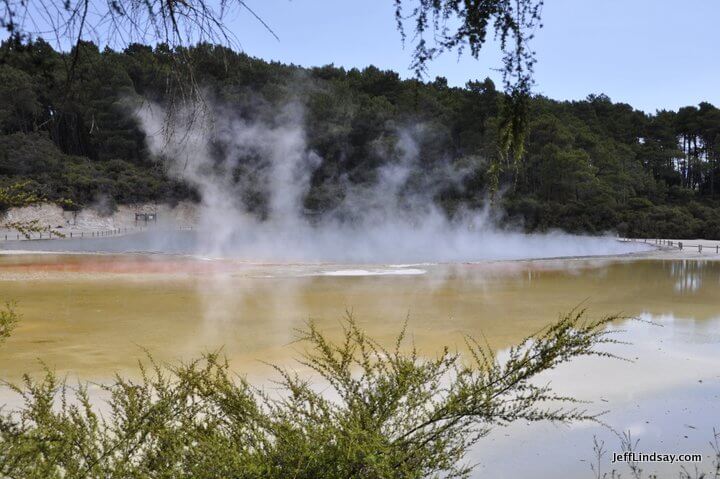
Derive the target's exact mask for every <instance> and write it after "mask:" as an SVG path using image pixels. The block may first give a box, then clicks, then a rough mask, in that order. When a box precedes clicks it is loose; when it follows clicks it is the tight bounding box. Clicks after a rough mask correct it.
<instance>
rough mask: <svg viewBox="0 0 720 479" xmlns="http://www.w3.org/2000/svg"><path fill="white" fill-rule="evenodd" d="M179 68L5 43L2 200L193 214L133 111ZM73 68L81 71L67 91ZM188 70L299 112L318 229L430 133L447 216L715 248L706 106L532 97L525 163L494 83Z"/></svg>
mask: <svg viewBox="0 0 720 479" xmlns="http://www.w3.org/2000/svg"><path fill="white" fill-rule="evenodd" d="M178 54H179V53H177V51H176V50H173V49H171V48H169V47H168V46H166V45H164V44H160V45H158V46H156V47H154V48H151V47H149V46H144V45H138V44H133V45H130V46H128V47H127V48H126V49H125V50H124V51H122V52H116V51H113V50H110V49H105V50H103V51H100V50H99V49H98V48H97V47H96V46H95V45H94V44H92V43H87V42H81V43H80V44H79V46H78V47H76V48H75V49H74V50H73V51H71V52H69V53H67V54H61V53H58V52H56V51H54V50H53V49H52V48H51V47H50V45H49V44H47V43H46V42H44V41H42V40H35V41H30V42H25V41H19V40H17V39H12V40H8V41H6V42H4V43H3V44H2V46H1V47H0V80H1V81H0V187H2V186H8V185H14V184H17V183H18V182H23V183H24V184H25V185H26V186H25V187H26V188H31V189H32V188H34V191H35V193H36V194H37V195H38V196H40V197H42V198H47V199H49V200H54V201H59V200H61V199H64V200H70V201H71V202H72V203H68V204H74V205H79V206H82V205H87V204H89V203H91V202H93V201H94V200H95V199H97V198H98V197H110V198H112V199H114V201H116V202H119V203H131V202H140V201H156V200H157V201H162V200H166V201H171V202H172V201H178V200H182V199H196V193H195V192H193V191H192V190H191V189H190V188H188V187H187V186H186V185H183V184H180V183H178V182H176V181H172V180H171V179H169V177H168V176H167V175H166V174H165V172H164V171H163V167H162V165H160V164H158V163H156V162H154V161H153V159H152V158H151V157H150V155H149V153H148V151H147V147H146V144H145V137H144V133H143V132H142V131H141V129H140V128H139V126H138V125H137V123H136V122H135V121H134V120H133V118H132V115H130V114H129V111H128V107H127V105H128V101H127V99H128V98H139V97H140V96H142V97H143V98H147V99H150V100H153V101H156V102H159V103H161V104H167V103H168V102H169V98H168V95H169V94H170V93H169V92H170V90H168V89H167V88H166V87H167V83H168V82H172V81H175V80H176V78H177V77H176V76H175V74H174V73H173V56H174V55H178ZM69 56H73V57H75V56H76V57H77V64H76V65H75V81H74V82H73V83H71V84H70V88H69V89H68V88H67V82H66V78H65V73H64V72H65V70H66V68H67V66H66V64H67V61H68V57H69ZM187 57H188V58H192V62H193V65H192V68H193V71H194V72H195V78H194V81H196V82H197V84H198V85H202V88H203V89H204V91H205V95H206V97H207V98H209V99H211V100H212V101H214V102H216V103H217V104H222V105H224V107H226V108H227V109H229V110H232V111H234V112H242V115H244V116H246V117H252V118H262V119H264V120H265V121H269V122H270V123H272V118H273V116H274V115H275V114H276V113H277V112H278V111H279V110H280V108H281V107H282V106H283V105H285V104H287V103H288V102H291V101H292V102H300V103H301V104H302V105H303V107H304V109H305V115H304V118H305V129H306V136H307V142H308V145H309V147H310V148H311V149H312V150H313V151H315V152H316V153H317V154H318V155H319V156H320V157H322V158H323V161H322V163H321V164H320V165H319V167H318V168H317V170H316V171H315V172H314V174H313V179H312V185H313V187H312V189H311V191H310V192H309V194H308V195H307V197H306V198H305V205H306V208H307V210H308V212H309V213H310V214H322V213H323V212H324V211H327V210H329V209H331V208H332V207H333V206H334V205H336V204H337V203H338V202H339V201H341V195H342V191H343V188H342V185H343V182H344V181H348V180H349V181H351V182H355V183H362V182H371V181H373V180H374V178H375V177H376V176H375V175H376V172H377V169H378V168H379V167H380V166H382V165H383V164H384V162H386V161H388V155H387V154H384V153H382V152H385V151H395V150H397V148H393V145H395V144H396V143H397V141H398V138H399V132H400V131H402V130H403V129H408V128H415V127H417V125H422V134H421V135H419V136H418V148H419V151H418V155H419V161H418V163H417V164H418V167H417V168H418V171H417V172H416V174H417V175H418V177H425V178H434V177H435V175H437V174H438V172H439V171H442V168H443V167H446V166H448V164H449V166H450V167H452V168H455V169H458V170H462V171H464V172H467V173H468V174H466V175H465V176H464V179H463V181H461V182H459V183H457V184H451V183H449V184H448V186H447V187H443V188H438V191H437V193H436V196H435V198H434V200H435V201H436V202H437V203H438V204H440V205H441V206H442V207H443V208H445V210H446V211H447V212H448V213H449V214H453V212H455V211H458V210H459V209H461V208H463V207H464V208H476V207H480V206H482V205H483V203H484V201H485V199H486V198H487V197H488V194H489V193H490V192H495V191H498V192H499V193H500V194H498V195H497V197H496V201H495V206H496V207H497V208H498V209H499V210H501V211H504V212H505V213H506V215H505V221H507V222H508V223H512V224H522V225H523V226H524V227H525V228H526V229H527V230H530V231H535V230H546V229H549V228H562V229H565V230H568V231H571V232H587V233H599V232H604V231H617V232H619V233H621V234H623V235H630V236H650V237H657V236H670V237H679V238H684V237H698V236H703V237H707V238H718V237H720V213H718V211H717V208H716V206H717V205H718V191H717V190H718V186H719V185H718V184H717V183H718V181H719V180H720V175H719V174H718V170H719V169H718V166H719V165H718V163H719V159H720V148H718V145H720V110H718V108H716V107H714V106H713V105H710V104H708V103H701V104H700V105H698V106H697V107H685V108H682V109H680V110H679V111H678V112H673V111H659V112H657V113H655V114H647V113H644V112H641V111H637V110H634V109H633V108H632V107H631V106H630V105H627V104H621V103H613V102H612V101H611V100H610V99H609V98H607V97H606V96H604V95H591V96H589V97H588V98H587V99H586V100H584V101H574V102H559V101H554V100H550V99H548V98H544V97H539V96H538V97H532V98H528V100H527V101H528V105H527V106H528V114H527V116H526V117H525V119H524V120H523V121H526V122H527V124H528V125H527V126H528V128H527V134H526V135H525V137H524V140H523V146H524V148H523V149H522V151H523V156H522V161H516V159H511V158H509V157H508V155H506V154H505V153H504V152H503V147H502V144H503V141H504V139H503V135H505V134H506V130H507V125H506V124H505V120H504V118H505V114H504V113H503V108H504V107H505V105H506V104H507V103H506V102H505V99H506V95H507V93H504V92H502V91H498V90H496V88H495V85H494V84H493V82H492V81H490V80H489V79H487V80H484V81H475V82H468V84H467V85H466V86H465V87H464V88H453V87H449V86H448V84H447V81H446V80H445V79H444V78H440V77H439V78H436V79H435V80H434V81H430V82H422V81H418V80H416V79H411V80H402V79H401V78H400V77H399V76H398V74H397V73H395V72H391V71H381V70H379V69H377V68H375V67H372V66H371V67H367V68H365V69H363V70H359V69H351V70H345V69H343V68H336V67H334V66H332V65H328V66H323V67H317V68H309V69H308V68H301V67H297V66H291V65H282V64H278V63H269V62H265V61H262V60H258V59H254V58H251V57H249V56H247V55H244V54H241V53H236V52H233V51H231V50H229V49H227V48H224V47H218V46H211V45H208V44H200V45H198V46H196V47H193V48H192V54H191V55H188V56H187ZM238 174H242V172H238ZM418 183H422V184H427V182H426V181H425V182H422V181H419V182H418ZM5 207H7V205H6V206H5Z"/></svg>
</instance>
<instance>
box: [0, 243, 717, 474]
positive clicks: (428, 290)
mask: <svg viewBox="0 0 720 479" xmlns="http://www.w3.org/2000/svg"><path fill="white" fill-rule="evenodd" d="M349 272H352V274H350V273H349ZM719 286H720V262H714V261H697V262H696V261H684V260H672V261H671V260H665V261H661V260H637V261H612V260H607V259H595V260H555V261H516V262H483V263H475V264H453V265H432V264H423V265H417V264H415V265H387V266H382V265H372V266H368V265H355V266H348V265H325V264H316V265H287V264H286V265H258V264H249V263H241V262H232V261H200V260H198V259H195V258H186V257H176V256H141V255H135V256H133V255H122V256H112V255H107V256H66V255H27V256H5V257H0V297H3V298H7V299H16V300H18V301H19V303H20V310H21V312H22V313H23V315H24V318H23V321H22V323H21V324H20V327H19V328H18V330H17V331H16V334H15V335H14V336H13V337H12V338H11V339H10V340H9V341H8V342H7V344H6V345H5V346H3V347H2V348H0V377H2V378H7V379H15V378H17V377H18V376H19V375H20V374H21V373H22V372H25V371H30V372H39V371H40V369H41V366H40V365H39V363H38V362H37V359H38V358H39V359H42V360H43V361H45V362H46V363H47V364H49V365H50V366H51V367H55V368H58V370H59V372H61V373H69V374H72V375H76V374H77V375H80V376H82V377H84V378H88V379H100V380H102V379H103V378H106V377H108V376H109V375H110V374H111V373H112V372H113V371H116V370H121V371H125V372H131V371H135V362H136V360H137V359H138V358H141V357H142V356H143V354H144V353H143V351H142V350H141V349H140V347H139V346H143V347H146V348H147V349H149V350H150V351H152V352H153V354H154V356H155V357H156V358H157V359H159V360H176V359H178V358H186V357H190V356H196V355H198V354H200V353H201V352H202V351H206V350H208V349H215V348H218V347H223V348H224V349H223V351H224V352H225V353H226V354H227V355H228V357H229V359H230V360H231V363H232V365H233V367H234V368H235V369H236V370H238V371H240V372H242V373H248V374H250V375H251V377H252V376H255V377H256V378H258V377H264V376H263V375H264V374H266V373H267V372H268V370H267V369H263V366H262V365H261V363H260V362H259V361H258V360H265V361H272V362H276V363H283V362H290V361H291V358H292V357H295V356H296V347H294V346H288V345H289V343H291V342H292V340H293V339H294V338H295V332H294V331H295V329H296V328H300V327H302V326H303V325H304V324H305V322H306V321H307V320H308V319H313V320H315V321H317V322H318V324H319V326H320V327H321V328H322V329H323V330H324V331H326V332H328V333H329V334H330V335H331V336H332V335H334V334H339V329H340V324H339V321H338V319H339V318H340V317H341V316H342V315H343V314H344V312H345V311H346V310H349V309H351V310H353V311H354V314H355V315H356V317H357V318H358V320H359V321H360V324H361V325H362V327H363V328H364V329H366V330H367V331H368V333H369V334H371V335H372V336H374V337H376V338H378V339H380V340H381V341H390V340H391V339H392V338H393V337H394V336H395V334H396V333H397V332H398V331H399V329H400V328H401V326H402V323H403V322H404V319H405V318H406V317H408V316H409V317H410V323H409V327H410V330H411V332H412V334H413V339H414V342H415V344H416V345H417V346H418V348H419V350H420V351H425V352H428V353H430V354H432V353H433V352H434V351H436V350H437V349H438V348H440V347H441V346H443V345H451V346H452V345H456V344H460V343H461V338H462V335H463V334H470V335H475V336H479V335H480V334H483V335H484V336H485V337H486V338H487V339H488V341H489V342H490V344H491V345H493V346H494V347H496V348H497V349H503V348H505V347H507V346H509V345H511V344H514V343H516V342H517V341H519V340H520V339H522V338H524V337H525V336H527V335H528V334H530V333H532V332H534V331H537V330H538V329H540V328H541V327H543V326H545V325H547V324H548V323H549V322H550V321H552V320H554V319H555V318H556V317H557V315H558V314H559V313H561V312H565V311H567V310H568V309H570V308H572V307H574V306H576V305H582V306H583V307H587V308H588V309H589V311H590V313H591V314H592V315H603V314H612V313H618V312H620V313H623V314H625V315H627V316H639V317H640V318H641V319H643V320H647V321H629V322H628V321H625V322H622V323H619V324H617V325H616V326H614V327H616V328H618V329H622V330H624V331H625V332H623V333H622V336H621V338H622V339H624V340H628V341H630V342H631V343H632V344H631V345H625V346H622V345H621V346H618V348H620V349H618V350H616V351H613V352H616V353H617V354H620V355H622V356H624V357H627V358H629V359H632V360H633V362H632V363H627V362H620V361H597V360H586V361H578V362H576V363H574V364H572V365H567V366H566V367H563V368H559V369H558V370H556V371H554V372H553V373H552V374H551V375H549V376H548V378H547V379H548V380H551V381H552V382H553V384H554V385H555V386H556V387H557V388H558V389H559V390H560V391H561V392H567V393H569V394H573V395H576V396H578V397H580V398H582V399H588V400H593V401H595V403H594V404H593V405H592V407H596V408H598V409H600V410H604V409H608V410H610V411H611V412H610V413H609V414H608V415H607V416H606V417H605V418H604V419H605V420H606V422H607V423H608V424H611V425H612V426H613V427H615V428H616V429H617V430H620V431H622V430H627V429H631V430H632V431H633V432H634V433H635V434H636V436H637V437H639V438H640V439H641V441H643V442H642V444H643V445H644V447H645V448H646V450H657V451H666V452H694V451H696V450H699V451H706V450H707V441H709V440H710V438H711V434H712V431H711V429H712V427H713V426H719V427H720V415H718V414H717V401H718V399H719V398H720V375H719V373H718V365H719V364H720V319H719V318H720V294H718V293H719V292H720V290H719ZM686 425H689V426H692V427H693V428H689V427H686ZM593 435H598V436H600V437H601V438H604V439H605V440H606V442H607V444H608V445H609V446H612V447H613V448H614V447H615V446H614V445H617V447H619V444H618V442H617V440H616V438H615V437H614V436H613V435H612V433H611V432H609V431H608V430H606V429H604V428H600V427H597V426H596V425H592V424H590V425H588V424H583V425H577V426H574V427H572V428H566V427H560V428H559V427H557V426H553V425H547V424H539V425H533V426H531V427H527V426H526V425H518V426H517V427H512V428H508V429H507V430H502V431H499V432H497V433H495V434H493V435H492V436H491V437H489V438H487V440H486V441H483V442H482V443H481V444H480V445H479V448H480V449H479V452H477V456H476V457H474V458H473V459H477V460H478V461H479V462H480V463H481V468H480V469H479V470H478V476H477V477H500V478H501V477H523V476H529V477H534V478H540V479H542V478H546V477H547V478H550V477H553V478H554V477H557V471H558V470H562V471H564V472H565V475H568V476H573V477H590V471H589V466H588V463H587V462H582V461H581V459H586V460H589V459H592V436H593ZM673 471H676V469H673ZM673 475H674V474H673ZM626 476H627V475H626Z"/></svg>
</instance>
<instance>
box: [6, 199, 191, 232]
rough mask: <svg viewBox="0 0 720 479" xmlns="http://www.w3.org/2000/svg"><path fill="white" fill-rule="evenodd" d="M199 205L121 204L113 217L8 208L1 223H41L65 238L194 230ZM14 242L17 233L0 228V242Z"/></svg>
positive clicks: (92, 210) (56, 209)
mask: <svg viewBox="0 0 720 479" xmlns="http://www.w3.org/2000/svg"><path fill="white" fill-rule="evenodd" d="M136 214H155V215H156V218H157V221H153V222H148V223H146V222H145V221H143V220H142V219H140V220H139V221H136ZM197 218H198V208H197V205H195V204H193V203H189V202H182V203H178V204H177V205H176V206H170V205H167V204H155V203H144V204H138V205H119V206H118V207H117V210H116V211H115V212H113V213H111V214H107V213H103V212H102V211H99V210H98V209H95V208H85V209H83V210H80V211H64V210H63V209H62V208H60V207H59V206H57V205H54V204H50V203H44V204H40V205H34V206H25V207H22V208H11V209H9V210H8V211H7V212H6V213H5V215H4V217H3V218H2V220H1V221H2V223H9V222H30V221H38V222H39V224H40V226H41V227H43V228H44V229H46V230H51V229H52V230H56V231H59V232H61V233H63V234H65V235H69V234H70V233H73V236H79V235H80V233H93V232H101V231H109V230H120V232H121V233H122V232H125V231H127V232H130V231H137V230H138V229H142V228H144V227H147V226H164V227H170V228H177V229H188V228H193V227H194V226H195V225H196V224H197ZM6 234H7V235H8V236H9V237H8V239H11V238H10V237H12V239H15V238H16V237H17V236H16V235H17V232H16V231H15V230H10V229H8V228H2V227H0V240H2V239H4V237H5V235H6Z"/></svg>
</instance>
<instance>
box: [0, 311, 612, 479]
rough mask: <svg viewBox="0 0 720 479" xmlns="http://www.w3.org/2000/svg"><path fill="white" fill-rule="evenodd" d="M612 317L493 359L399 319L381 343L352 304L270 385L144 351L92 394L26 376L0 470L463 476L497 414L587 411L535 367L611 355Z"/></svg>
mask: <svg viewBox="0 0 720 479" xmlns="http://www.w3.org/2000/svg"><path fill="white" fill-rule="evenodd" d="M14 319H15V318H14V313H12V312H8V313H6V315H5V316H3V319H0V322H5V323H6V324H11V323H13V322H14ZM612 319H613V318H611V317H608V318H604V319H601V320H598V321H587V320H584V319H583V317H582V313H578V312H573V313H571V314H568V315H566V316H564V317H562V318H561V319H560V320H559V321H558V322H556V323H555V324H553V325H552V326H550V327H548V328H547V329H545V330H544V331H542V332H540V333H539V334H537V335H535V336H533V337H530V338H528V339H527V340H525V341H523V342H522V343H521V344H520V345H518V346H517V347H515V348H512V349H511V350H510V352H509V355H508V357H507V359H505V360H502V361H500V360H498V358H497V357H495V355H494V354H493V352H492V351H491V350H490V349H489V347H487V346H485V345H482V344H479V343H477V342H475V341H473V340H468V341H467V347H468V350H469V354H468V355H463V356H462V357H461V356H460V355H459V354H458V353H453V352H450V351H449V350H448V349H445V350H444V351H443V352H442V353H441V354H440V355H438V356H437V357H436V358H434V359H430V358H424V357H421V356H419V355H418V353H417V351H415V349H414V348H407V349H406V348H405V346H404V339H405V338H404V333H403V334H400V336H399V337H398V339H397V342H396V344H395V345H394V347H393V348H392V349H385V348H383V347H382V346H381V345H379V344H378V343H376V342H375V341H373V340H372V339H369V338H368V337H366V336H365V335H364V334H363V332H362V331H361V330H360V329H359V328H358V326H357V324H356V323H355V322H354V320H353V319H352V318H348V319H347V321H346V322H345V327H344V336H343V338H342V340H341V341H340V342H338V343H334V342H331V341H329V340H328V339H327V338H326V337H325V336H324V335H323V334H321V332H319V331H318V330H317V329H316V328H315V326H313V325H312V324H310V325H309V327H308V329H307V331H305V332H304V333H303V334H302V338H301V339H302V340H304V341H305V342H306V343H307V345H308V349H307V351H308V352H307V353H306V354H305V355H304V356H303V357H302V358H301V360H300V361H301V363H302V364H303V365H305V366H308V367H310V368H311V369H312V370H313V371H314V372H315V373H316V374H315V378H314V380H313V383H311V382H310V381H309V380H307V379H303V378H300V377H298V376H297V375H295V374H293V373H292V372H290V371H287V370H284V369H281V368H276V370H277V372H278V375H279V381H278V383H277V384H278V385H279V390H276V389H275V388H269V389H267V390H261V389H259V388H256V387H253V386H252V385H250V384H248V383H247V382H246V380H244V379H243V378H238V377H235V376H234V375H233V374H232V373H231V372H230V370H229V369H228V365H227V363H226V362H225V361H224V359H223V358H222V357H221V356H219V355H217V354H209V355H206V356H205V357H203V358H202V359H199V360H196V361H193V362H190V363H189V364H182V365H179V366H160V365H158V364H156V363H154V362H152V361H150V363H151V367H150V368H148V369H145V368H142V367H141V376H140V379H139V380H138V381H131V380H129V379H125V378H122V377H119V376H118V377H116V378H115V379H114V381H112V382H111V383H109V384H107V385H103V386H101V388H102V390H103V391H104V392H105V394H107V404H106V405H100V407H98V404H97V402H99V400H98V399H97V398H95V397H93V399H92V400H91V398H90V394H89V393H88V388H87V386H81V387H79V388H77V389H74V390H71V389H70V388H69V387H67V386H66V385H65V384H63V382H62V381H59V380H58V379H57V378H56V377H55V375H54V374H52V373H51V372H47V374H46V376H45V377H44V378H43V379H41V380H39V381H35V380H32V379H30V378H29V377H26V378H25V382H24V384H23V385H22V386H17V387H15V386H14V389H15V391H16V392H17V393H19V394H21V395H22V397H23V399H24V405H23V406H22V407H21V408H20V410H18V411H13V412H9V411H6V412H5V414H4V416H2V419H0V477H8V478H43V479H46V478H61V477H62V478H151V477H152V478H194V479H199V478H274V477H277V478H280V477H282V478H289V477H292V478H341V477H342V478H348V477H361V478H421V477H466V476H467V475H468V474H469V472H470V470H471V466H469V465H467V464H466V462H465V454H466V452H467V451H468V449H469V448H470V447H471V446H472V445H473V444H475V443H476V442H477V441H478V440H479V439H480V438H482V437H483V436H485V435H487V434H488V433H489V432H490V431H491V429H492V428H493V427H495V426H502V425H505V424H508V423H510V422H513V421H517V420H525V421H539V420H550V421H563V422H567V421H576V420H587V419H592V416H591V415H588V414H587V413H586V412H584V411H582V410H578V409H575V408H572V406H573V404H574V403H575V401H573V400H572V399H571V398H566V397H559V396H556V395H555V394H554V393H553V392H552V391H551V390H550V389H549V388H548V387H547V386H538V385H537V384H536V383H535V382H533V381H532V380H533V379H534V378H535V377H536V376H537V375H538V374H539V373H542V372H543V371H547V370H549V369H552V368H554V367H556V366H557V365H559V364H561V363H563V362H566V361H568V360H570V359H572V358H574V357H578V356H588V355H601V356H603V355H608V354H607V353H605V352H602V351H599V350H598V349H597V347H598V346H600V345H602V344H603V343H609V342H614V340H613V339H612V338H610V337H608V336H607V334H608V333H607V331H606V330H605V326H606V325H607V323H608V322H610V321H611V320H612ZM466 360H467V361H466ZM313 384H314V386H313ZM558 404H560V405H561V406H558ZM563 404H564V406H562V405H563Z"/></svg>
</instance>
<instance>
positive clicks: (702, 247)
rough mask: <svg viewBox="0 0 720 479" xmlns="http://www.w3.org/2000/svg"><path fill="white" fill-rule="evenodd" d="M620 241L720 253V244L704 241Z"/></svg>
mask: <svg viewBox="0 0 720 479" xmlns="http://www.w3.org/2000/svg"><path fill="white" fill-rule="evenodd" d="M620 241H624V242H632V243H645V244H655V245H657V246H663V247H667V248H677V249H678V250H682V251H692V250H694V249H696V250H697V252H698V253H702V252H703V251H706V252H714V253H715V254H720V244H702V243H697V242H694V243H689V242H687V241H677V240H667V239H659V238H657V239H654V238H621V239H620Z"/></svg>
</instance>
